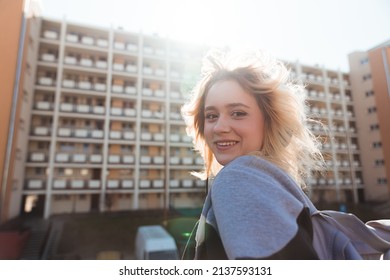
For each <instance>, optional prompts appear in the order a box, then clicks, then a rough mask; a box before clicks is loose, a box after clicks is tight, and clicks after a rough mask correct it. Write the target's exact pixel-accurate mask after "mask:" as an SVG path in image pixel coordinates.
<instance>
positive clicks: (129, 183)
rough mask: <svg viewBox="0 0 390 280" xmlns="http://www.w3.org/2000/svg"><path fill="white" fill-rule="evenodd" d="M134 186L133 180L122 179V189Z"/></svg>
mask: <svg viewBox="0 0 390 280" xmlns="http://www.w3.org/2000/svg"><path fill="white" fill-rule="evenodd" d="M133 187H134V182H133V180H122V188H123V189H132V188H133Z"/></svg>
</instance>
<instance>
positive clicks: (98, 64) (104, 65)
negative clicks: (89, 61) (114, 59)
mask: <svg viewBox="0 0 390 280" xmlns="http://www.w3.org/2000/svg"><path fill="white" fill-rule="evenodd" d="M95 66H96V68H99V69H107V61H103V60H98V61H96V63H95Z"/></svg>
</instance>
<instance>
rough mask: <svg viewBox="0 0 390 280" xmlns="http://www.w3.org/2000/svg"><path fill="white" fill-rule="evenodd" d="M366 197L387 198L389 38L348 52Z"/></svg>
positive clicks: (389, 188)
mask: <svg viewBox="0 0 390 280" xmlns="http://www.w3.org/2000/svg"><path fill="white" fill-rule="evenodd" d="M349 65H350V79H351V83H352V92H353V95H354V98H353V101H354V107H355V111H356V119H357V122H358V136H359V141H360V145H361V147H362V148H361V158H362V161H363V162H364V165H363V166H364V169H363V176H364V178H365V194H366V197H367V199H368V200H372V201H386V200H387V201H388V200H389V199H390V182H389V177H390V130H389V128H390V123H389V120H390V70H389V68H390V41H387V42H384V43H383V44H380V45H378V46H376V47H373V48H372V49H370V50H368V51H359V52H354V53H351V54H350V55H349Z"/></svg>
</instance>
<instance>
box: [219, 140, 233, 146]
mask: <svg viewBox="0 0 390 280" xmlns="http://www.w3.org/2000/svg"><path fill="white" fill-rule="evenodd" d="M236 143H237V142H234V141H232V142H218V143H217V145H219V146H233V145H234V144H236Z"/></svg>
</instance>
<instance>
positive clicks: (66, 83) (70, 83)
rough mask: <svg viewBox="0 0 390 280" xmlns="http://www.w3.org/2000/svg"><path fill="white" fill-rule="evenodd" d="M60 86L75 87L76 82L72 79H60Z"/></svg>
mask: <svg viewBox="0 0 390 280" xmlns="http://www.w3.org/2000/svg"><path fill="white" fill-rule="evenodd" d="M62 86H63V87H64V88H75V87H76V82H75V81H73V80H63V81H62Z"/></svg>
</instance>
